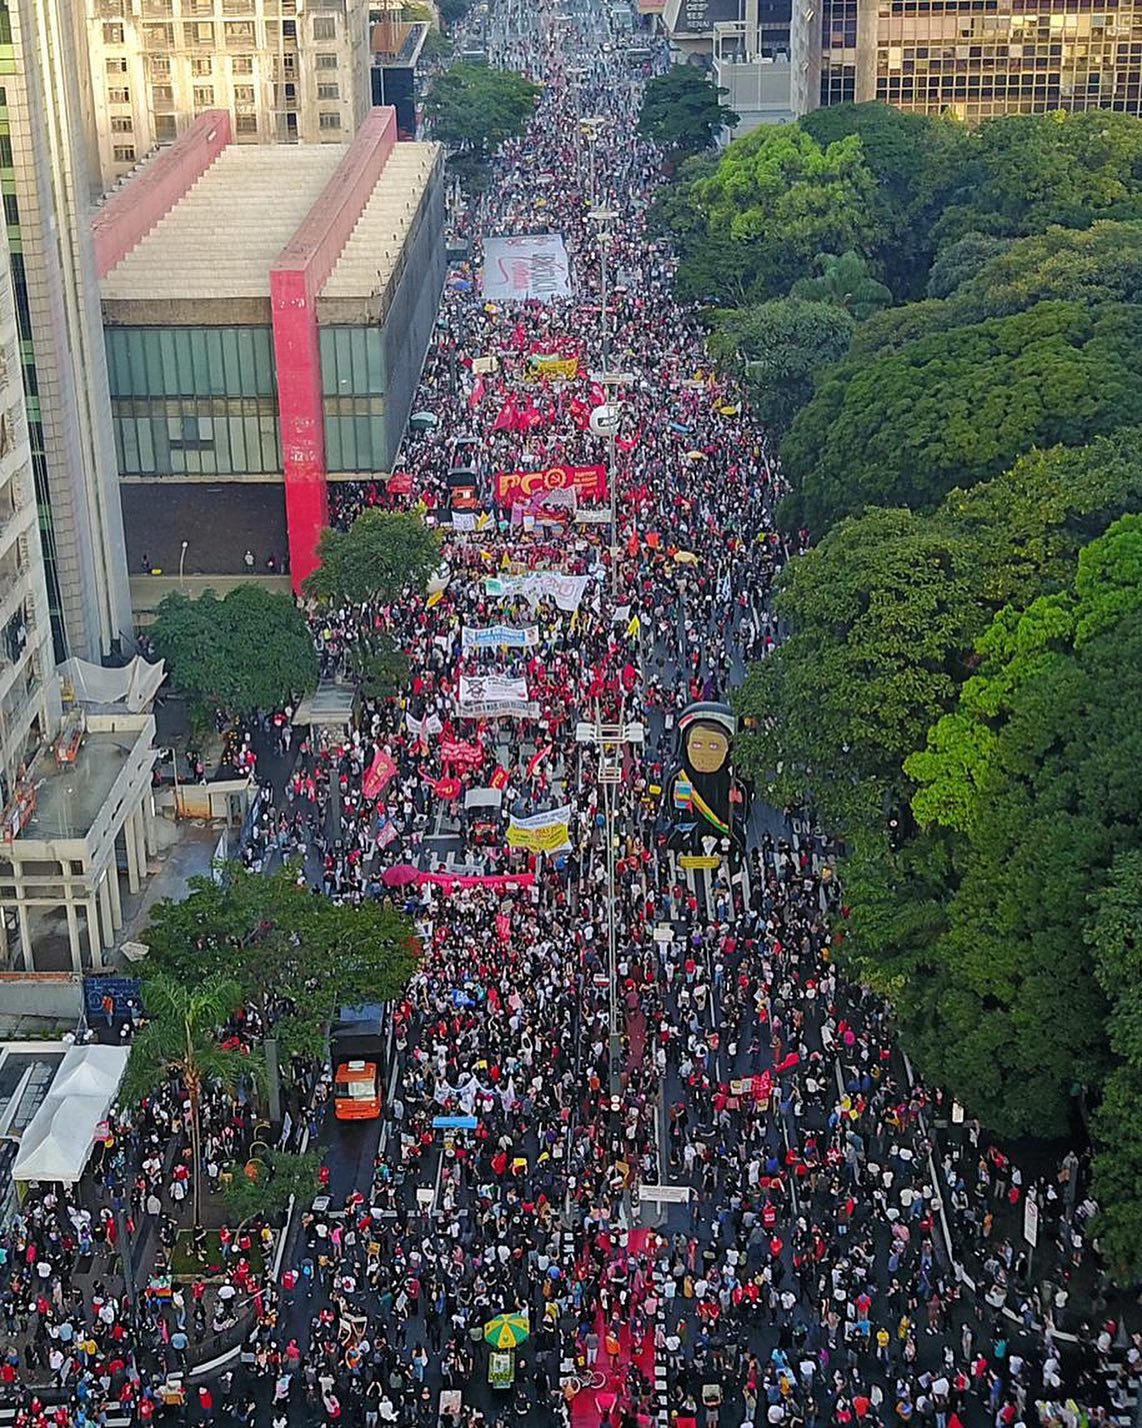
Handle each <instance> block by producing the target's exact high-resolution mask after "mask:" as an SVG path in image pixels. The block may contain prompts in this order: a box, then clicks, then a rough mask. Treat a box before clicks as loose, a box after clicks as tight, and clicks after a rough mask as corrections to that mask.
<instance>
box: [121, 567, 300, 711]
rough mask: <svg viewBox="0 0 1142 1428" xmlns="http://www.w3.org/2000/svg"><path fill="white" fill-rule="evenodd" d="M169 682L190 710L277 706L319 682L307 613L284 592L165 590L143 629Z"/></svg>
mask: <svg viewBox="0 0 1142 1428" xmlns="http://www.w3.org/2000/svg"><path fill="white" fill-rule="evenodd" d="M149 634H150V637H151V640H152V642H153V644H154V648H155V653H156V654H157V655H158V656H159V657H160V658H161V659H165V660H166V662H167V670H168V673H169V674H170V678H171V683H172V684H173V685H174V687H175V689H176V690H178V692H179V693H180V694H184V695H185V696H186V698H187V700H188V701H189V702H190V704H191V705H192V706H193V707H194V708H195V710H196V712H197V713H198V714H199V715H200V716H202V717H205V716H206V715H207V714H208V713H209V712H211V711H213V710H215V709H221V710H222V711H223V712H224V713H226V714H229V715H243V714H249V713H251V712H252V711H253V710H255V709H264V710H270V709H280V708H281V707H282V706H284V705H285V704H287V703H288V702H289V701H290V700H291V699H292V698H294V697H296V696H297V695H300V694H304V693H306V692H307V691H308V690H310V689H313V688H314V687H315V686H316V684H317V656H316V655H315V653H314V649H313V639H312V637H311V636H310V633H309V627H308V626H307V625H306V622H305V617H304V615H303V614H302V613H301V611H300V610H299V609H298V608H297V606H296V605H295V603H294V601H293V599H292V597H291V596H289V595H285V594H282V593H280V592H278V591H271V590H265V589H263V588H262V587H261V586H260V585H242V586H238V587H236V588H235V589H233V590H231V591H229V592H228V593H227V594H226V595H225V596H223V598H222V599H221V600H219V599H218V597H217V596H216V595H215V593H214V591H213V590H207V591H206V592H205V593H204V594H202V595H201V596H199V598H198V599H197V600H191V599H188V598H187V597H186V596H185V595H182V594H180V593H177V592H175V593H173V594H170V595H167V596H166V597H165V598H164V599H163V600H162V602H161V603H160V605H159V608H158V611H157V614H156V616H155V622H154V624H153V625H152V626H151V628H150V631H149Z"/></svg>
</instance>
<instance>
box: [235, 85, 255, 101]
mask: <svg viewBox="0 0 1142 1428" xmlns="http://www.w3.org/2000/svg"><path fill="white" fill-rule="evenodd" d="M253 102H254V86H253V85H252V84H236V85H235V86H234V103H235V104H253Z"/></svg>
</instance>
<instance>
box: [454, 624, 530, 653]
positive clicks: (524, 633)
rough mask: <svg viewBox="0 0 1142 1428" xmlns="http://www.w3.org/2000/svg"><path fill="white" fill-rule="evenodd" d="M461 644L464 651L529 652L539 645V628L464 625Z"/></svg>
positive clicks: (527, 626) (528, 626)
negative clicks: (508, 650) (498, 650)
mask: <svg viewBox="0 0 1142 1428" xmlns="http://www.w3.org/2000/svg"><path fill="white" fill-rule="evenodd" d="M462 643H463V646H464V648H465V649H466V650H494V649H500V648H505V649H510V650H530V649H534V648H535V646H536V645H537V644H539V626H538V625H525V626H523V627H522V628H516V627H515V626H513V625H485V626H483V627H476V626H472V625H465V626H464V632H463V640H462Z"/></svg>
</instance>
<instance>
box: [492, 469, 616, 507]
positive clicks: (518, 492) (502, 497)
mask: <svg viewBox="0 0 1142 1428" xmlns="http://www.w3.org/2000/svg"><path fill="white" fill-rule="evenodd" d="M572 490H573V491H576V492H577V493H578V496H579V499H580V500H581V501H605V500H606V499H607V468H606V467H605V466H547V467H544V468H542V469H541V470H539V471H499V472H497V473H496V477H495V494H496V501H497V502H498V503H499V504H500V505H501V506H510V505H511V504H512V502H513V501H518V502H525V501H527V500H530V499H531V498H532V497H533V496H539V495H542V494H543V493H544V492H545V491H572Z"/></svg>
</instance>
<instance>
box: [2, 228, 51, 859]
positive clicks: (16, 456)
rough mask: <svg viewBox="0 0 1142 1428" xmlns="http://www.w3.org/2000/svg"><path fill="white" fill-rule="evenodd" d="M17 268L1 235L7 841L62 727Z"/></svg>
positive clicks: (25, 809)
mask: <svg viewBox="0 0 1142 1428" xmlns="http://www.w3.org/2000/svg"><path fill="white" fill-rule="evenodd" d="M12 276H13V275H12V265H11V259H10V254H9V250H8V244H7V242H6V241H5V239H4V235H3V234H0V808H2V809H3V810H4V820H5V826H4V827H3V829H2V830H0V833H2V834H3V836H4V837H8V836H10V835H11V834H12V833H14V832H16V831H18V829H17V828H15V827H10V826H9V824H8V820H10V819H12V818H15V819H16V821H17V823H19V822H20V820H21V819H22V818H24V817H26V816H27V814H28V813H30V804H25V803H22V802H21V797H23V798H25V799H28V800H30V799H31V798H32V797H33V796H34V795H33V793H32V790H31V789H30V788H29V787H27V785H26V782H25V780H24V777H23V775H24V772H25V770H26V768H27V766H28V765H30V763H31V757H32V755H33V754H34V753H35V751H36V750H37V749H38V748H39V747H40V746H41V745H42V744H43V743H44V741H45V740H46V739H48V738H50V737H51V736H52V735H54V733H55V731H56V728H57V726H58V724H59V716H60V705H59V694H58V684H57V682H56V680H55V677H54V674H55V662H54V660H53V658H52V631H51V622H50V619H49V615H48V590H47V582H46V580H45V576H44V558H43V551H42V548H41V545H40V530H39V520H38V518H37V510H36V490H35V480H34V477H33V474H32V449H31V445H30V443H29V440H28V416H27V412H26V410H25V405H24V384H23V378H22V372H21V361H20V346H21V340H20V334H19V331H18V329H17V324H16V302H15V298H14V295H13V282H12Z"/></svg>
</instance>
